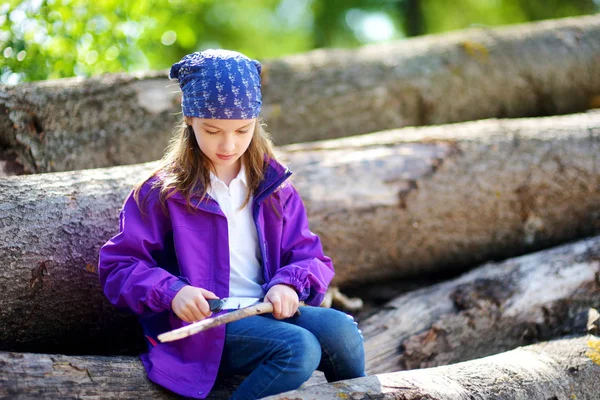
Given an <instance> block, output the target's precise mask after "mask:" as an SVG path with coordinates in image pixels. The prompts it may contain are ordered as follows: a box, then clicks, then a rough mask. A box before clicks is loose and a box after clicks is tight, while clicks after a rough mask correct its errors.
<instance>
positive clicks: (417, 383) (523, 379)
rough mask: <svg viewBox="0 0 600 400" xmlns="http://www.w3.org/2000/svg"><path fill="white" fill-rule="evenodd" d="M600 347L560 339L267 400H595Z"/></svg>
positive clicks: (590, 341) (584, 340)
mask: <svg viewBox="0 0 600 400" xmlns="http://www.w3.org/2000/svg"><path fill="white" fill-rule="evenodd" d="M592 346H593V347H595V348H592ZM598 348H600V339H597V338H594V337H590V338H585V337H581V338H573V339H563V340H556V341H552V342H546V343H540V344H536V345H532V346H527V347H521V348H518V349H516V350H512V351H509V352H507V353H502V354H498V355H494V356H490V357H486V358H482V359H479V360H473V361H468V362H464V363H459V364H454V365H449V366H444V367H437V368H431V369H424V370H415V371H403V372H392V373H387V374H381V375H375V376H369V377H365V378H357V379H351V380H347V381H341V382H336V383H332V384H323V385H316V386H310V387H306V388H303V389H300V390H296V391H291V392H286V393H282V394H280V395H277V396H270V397H266V398H265V400H266V399H269V400H276V399H281V400H284V399H295V400H302V399H306V400H308V399H310V400H326V399H327V400H328V399H338V398H340V399H356V400H358V399H382V400H384V399H390V400H391V399H394V400H423V399H429V400H472V399H480V400H484V399H490V400H509V399H510V400H549V399H589V400H593V399H597V398H598V380H599V379H600V365H598V363H600V361H599V360H600V353H599V352H598Z"/></svg>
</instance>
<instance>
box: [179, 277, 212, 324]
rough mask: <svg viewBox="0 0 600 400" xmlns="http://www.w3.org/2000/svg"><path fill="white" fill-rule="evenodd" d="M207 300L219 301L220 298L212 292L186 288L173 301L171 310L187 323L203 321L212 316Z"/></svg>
mask: <svg viewBox="0 0 600 400" xmlns="http://www.w3.org/2000/svg"><path fill="white" fill-rule="evenodd" d="M206 299H218V297H217V295H215V294H214V293H213V292H211V291H210V290H206V289H202V288H198V287H194V286H184V287H183V288H181V289H180V290H179V292H177V294H176V295H175V297H174V298H173V301H171V308H172V309H173V312H174V313H175V315H177V316H178V317H179V318H181V319H182V320H183V321H185V322H196V321H201V320H203V319H204V318H207V317H210V316H211V314H212V312H211V311H210V307H209V305H208V302H207V301H206Z"/></svg>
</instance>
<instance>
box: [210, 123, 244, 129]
mask: <svg viewBox="0 0 600 400" xmlns="http://www.w3.org/2000/svg"><path fill="white" fill-rule="evenodd" d="M252 124H253V122H250V123H249V124H247V125H244V126H241V127H239V128H237V129H236V130H240V129H244V128H247V127H249V126H250V125H252ZM202 125H204V126H208V127H209V128H215V129H219V130H221V128H220V127H218V126H214V125H211V124H208V123H206V122H202Z"/></svg>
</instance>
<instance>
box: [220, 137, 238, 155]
mask: <svg viewBox="0 0 600 400" xmlns="http://www.w3.org/2000/svg"><path fill="white" fill-rule="evenodd" d="M221 149H222V150H223V151H226V152H233V150H234V149H235V140H234V136H233V135H230V134H225V136H224V137H223V141H222V142H221Z"/></svg>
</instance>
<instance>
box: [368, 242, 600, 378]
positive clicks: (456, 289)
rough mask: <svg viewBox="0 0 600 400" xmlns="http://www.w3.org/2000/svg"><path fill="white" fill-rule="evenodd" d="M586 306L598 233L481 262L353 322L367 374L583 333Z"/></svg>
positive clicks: (593, 293) (598, 295) (598, 285)
mask: <svg viewBox="0 0 600 400" xmlns="http://www.w3.org/2000/svg"><path fill="white" fill-rule="evenodd" d="M594 308H595V309H600V236H597V237H595V238H593V239H588V240H583V241H580V242H576V243H573V244H568V245H564V246H561V247H557V248H554V249H552V250H546V251H542V252H539V253H533V254H529V255H526V256H522V257H518V258H512V259H508V260H506V261H504V262H502V263H498V264H487V265H484V266H482V267H479V268H477V269H475V270H473V271H471V272H469V273H467V274H465V275H463V276H461V277H459V278H457V279H454V280H451V281H446V282H443V283H440V284H437V285H433V286H430V287H426V288H423V289H419V290H415V291H412V292H409V293H406V294H404V295H401V296H399V297H397V298H396V299H394V300H392V301H390V302H389V303H387V304H385V305H384V306H382V307H381V311H378V312H377V313H375V314H374V315H372V316H371V317H369V318H367V319H366V320H364V321H361V322H360V328H361V330H362V332H363V335H364V337H365V354H366V359H367V372H368V373H369V374H377V373H383V372H389V371H399V370H405V369H416V368H427V367H436V366H440V365H448V364H453V363H456V362H460V361H466V360H472V359H475V358H480V357H485V356H488V355H491V354H497V353H502V352H504V351H507V350H511V349H514V348H516V347H519V346H523V345H527V344H531V343H533V342H540V341H546V340H550V339H554V338H557V337H561V336H564V335H567V334H573V333H586V332H587V329H588V327H587V324H588V319H589V315H593V313H594ZM590 310H592V311H590Z"/></svg>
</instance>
